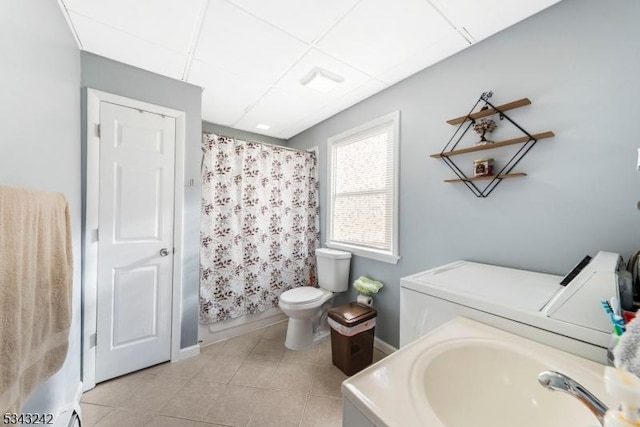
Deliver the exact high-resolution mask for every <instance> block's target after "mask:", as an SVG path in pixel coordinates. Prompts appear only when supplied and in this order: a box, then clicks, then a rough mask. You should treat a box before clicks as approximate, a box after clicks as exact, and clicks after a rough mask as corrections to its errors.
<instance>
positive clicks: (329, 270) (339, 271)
mask: <svg viewBox="0 0 640 427" xmlns="http://www.w3.org/2000/svg"><path fill="white" fill-rule="evenodd" d="M316 262H317V263H318V285H319V286H320V287H321V288H322V289H326V290H328V291H331V292H345V291H347V289H349V264H350V263H351V254H350V253H349V252H344V251H337V250H335V249H326V248H318V249H316Z"/></svg>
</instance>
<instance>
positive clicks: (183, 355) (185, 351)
mask: <svg viewBox="0 0 640 427" xmlns="http://www.w3.org/2000/svg"><path fill="white" fill-rule="evenodd" d="M199 354H200V345H199V344H196V345H192V346H191V347H187V348H181V349H180V355H179V356H178V360H176V362H178V361H180V360H184V359H188V358H190V357H194V356H197V355H199ZM172 362H173V360H172Z"/></svg>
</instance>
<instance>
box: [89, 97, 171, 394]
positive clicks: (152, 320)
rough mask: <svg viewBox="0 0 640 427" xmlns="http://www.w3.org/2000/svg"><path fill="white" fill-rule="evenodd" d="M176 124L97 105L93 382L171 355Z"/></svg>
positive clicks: (153, 115) (143, 114) (110, 106)
mask: <svg viewBox="0 0 640 427" xmlns="http://www.w3.org/2000/svg"><path fill="white" fill-rule="evenodd" d="M174 151H175V119H174V118H170V117H164V116H161V115H159V114H154V113H150V112H148V111H142V110H137V109H133V108H128V107H123V106H119V105H115V104H111V103H108V102H101V103H100V202H99V229H98V230H99V235H98V307H97V317H98V318H97V336H96V382H100V381H104V380H107V379H110V378H114V377H117V376H119V375H123V374H126V373H129V372H133V371H136V370H139V369H142V368H145V367H148V366H151V365H155V364H157V363H161V362H164V361H167V360H169V359H170V357H171V295H172V282H173V279H172V276H173V200H174V161H175V160H174Z"/></svg>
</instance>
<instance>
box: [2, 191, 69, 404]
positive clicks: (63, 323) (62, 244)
mask: <svg viewBox="0 0 640 427" xmlns="http://www.w3.org/2000/svg"><path fill="white" fill-rule="evenodd" d="M72 276H73V267H72V253H71V224H70V220H69V205H68V203H67V200H66V199H65V197H64V196H63V195H62V194H59V193H50V192H44V191H36V190H26V189H18V188H12V187H4V186H0V414H3V413H5V412H19V411H20V408H21V406H22V404H23V403H24V402H25V401H26V399H27V398H28V397H29V395H30V393H31V392H32V391H34V389H35V388H36V387H37V386H38V385H39V384H41V383H42V382H44V381H45V380H46V379H47V378H49V377H50V376H51V375H53V374H54V373H55V372H56V371H58V370H59V369H60V367H61V366H62V363H63V362H64V360H65V357H66V354H67V346H68V336H69V326H70V323H71V289H72V278H73V277H72Z"/></svg>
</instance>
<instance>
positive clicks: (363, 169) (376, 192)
mask: <svg viewBox="0 0 640 427" xmlns="http://www.w3.org/2000/svg"><path fill="white" fill-rule="evenodd" d="M399 122H400V112H399V111H396V112H394V113H391V114H387V115H386V116H383V117H380V118H378V119H376V120H373V121H371V122H369V123H366V124H364V125H362V126H358V127H357V128H355V129H351V130H349V131H347V132H344V133H341V134H340V135H336V136H334V137H332V138H329V141H328V142H329V170H328V179H329V185H328V188H329V195H328V197H329V200H328V212H327V215H328V237H329V238H328V241H327V242H326V245H327V246H328V247H330V248H334V249H343V250H346V251H349V252H352V253H354V254H356V255H361V256H365V257H368V258H373V259H376V260H379V261H385V262H390V263H393V264H395V263H396V262H398V259H399V256H398V173H399V171H398V157H399V154H398V151H399V150H398V146H399V133H400V131H399Z"/></svg>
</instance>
